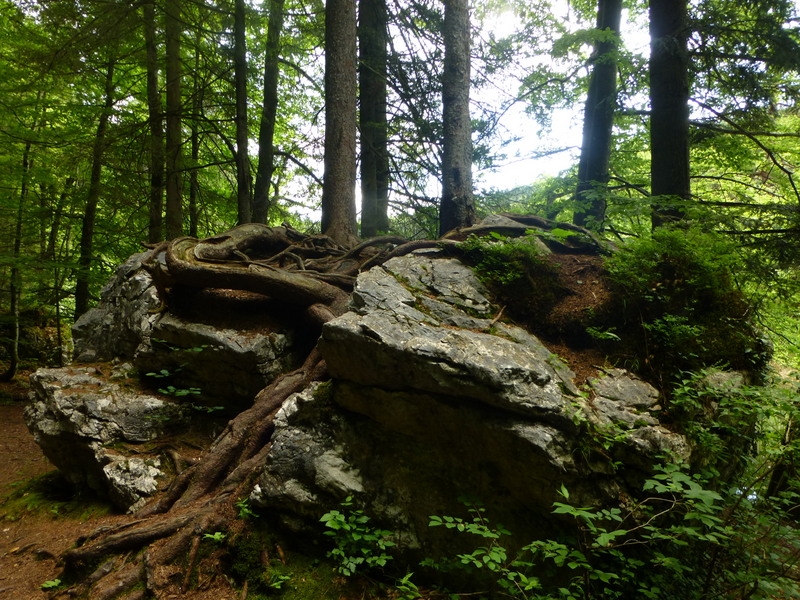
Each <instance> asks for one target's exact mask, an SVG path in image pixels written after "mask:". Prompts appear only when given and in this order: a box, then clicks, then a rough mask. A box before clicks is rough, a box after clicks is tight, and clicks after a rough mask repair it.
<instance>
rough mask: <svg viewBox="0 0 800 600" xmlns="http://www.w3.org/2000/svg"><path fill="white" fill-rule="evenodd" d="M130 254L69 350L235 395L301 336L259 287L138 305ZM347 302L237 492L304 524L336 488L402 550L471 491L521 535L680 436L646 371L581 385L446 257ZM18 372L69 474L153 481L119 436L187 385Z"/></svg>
mask: <svg viewBox="0 0 800 600" xmlns="http://www.w3.org/2000/svg"><path fill="white" fill-rule="evenodd" d="M141 261H142V257H141V256H139V257H134V258H132V259H131V260H130V261H128V262H127V263H126V264H125V265H123V267H122V268H121V269H120V271H119V272H118V273H117V275H115V278H114V279H113V280H112V283H111V284H109V286H107V287H106V289H105V290H104V296H103V302H102V303H101V306H100V307H98V309H96V310H95V311H92V312H91V313H89V314H88V315H87V316H86V317H85V318H83V319H81V320H80V321H79V322H78V324H76V327H75V335H76V349H77V356H78V358H79V359H81V360H91V361H98V360H110V359H112V358H116V359H119V358H124V359H130V360H131V361H132V363H133V365H134V367H133V368H132V372H133V373H136V372H138V373H139V374H140V375H142V374H145V373H148V372H154V373H157V374H160V375H161V376H162V377H163V378H165V379H167V378H169V383H170V384H171V385H173V388H179V387H193V388H200V390H201V391H202V394H203V395H204V396H205V397H206V401H207V402H212V403H220V404H223V405H224V406H226V407H229V408H233V409H239V408H241V407H242V406H243V405H245V404H246V403H247V402H249V401H250V399H251V398H252V396H253V394H254V393H255V391H257V390H258V389H260V388H261V387H263V386H264V385H265V384H266V383H267V382H268V381H270V380H271V379H272V378H274V377H275V375H277V374H278V373H280V372H282V371H285V370H287V369H289V368H291V367H292V366H293V365H294V364H295V363H296V361H297V358H298V357H299V356H302V355H303V354H304V352H305V351H306V350H307V349H308V348H309V346H310V344H309V340H305V341H303V340H302V339H300V338H301V337H302V336H300V335H299V334H297V333H296V332H295V331H293V330H292V329H291V327H289V326H287V323H288V324H291V322H292V317H291V315H290V314H287V313H285V312H284V313H279V312H276V311H277V309H276V308H275V307H274V306H270V305H269V303H268V301H267V300H265V299H264V298H263V297H254V296H252V295H251V296H248V295H244V296H242V295H241V294H239V295H237V296H236V297H235V298H232V297H228V296H227V295H226V294H225V293H220V292H215V293H211V292H209V293H206V292H201V293H198V294H197V295H196V296H194V297H192V299H191V301H190V302H189V303H188V304H184V305H180V306H170V307H169V311H166V312H160V313H153V312H151V311H152V310H153V308H155V307H156V306H158V299H157V298H156V296H155V293H154V291H153V289H152V287H151V285H150V280H149V275H147V274H146V273H145V272H144V271H143V270H142V269H141V268H140V266H141ZM209 307H211V308H209ZM350 308H351V309H350V311H349V312H347V313H345V314H344V315H342V316H340V317H338V318H336V319H334V320H332V321H330V322H328V323H327V324H326V325H325V326H324V328H323V332H322V337H321V339H320V340H319V348H320V350H321V352H322V354H323V356H324V358H325V360H326V363H327V366H328V371H329V373H330V375H331V381H330V382H326V383H322V384H316V385H314V386H312V387H310V388H309V389H306V390H305V391H303V392H301V393H299V394H296V395H294V396H292V397H291V398H290V400H289V401H287V402H286V403H285V404H284V406H283V407H282V408H281V409H280V411H279V414H278V416H277V419H276V428H275V433H274V436H273V446H272V449H271V451H270V453H269V455H268V458H267V461H266V464H265V465H264V467H263V472H262V473H261V475H260V477H259V480H258V482H257V484H256V486H255V488H254V489H253V492H252V495H251V499H252V501H253V503H254V504H255V505H258V506H263V507H269V509H270V514H277V515H278V516H279V518H280V519H281V520H282V521H283V522H284V523H285V524H286V525H287V526H289V527H291V528H293V529H295V530H298V531H312V532H315V533H317V534H318V533H319V531H320V525H319V523H318V520H319V517H320V515H321V514H323V513H324V512H326V511H328V510H330V509H331V508H333V507H336V506H337V505H338V504H339V503H340V502H341V501H342V500H343V499H344V498H346V497H347V496H350V495H353V496H356V497H357V501H358V503H359V505H362V506H363V507H364V510H365V512H366V513H367V514H369V515H371V516H373V517H374V518H375V519H376V520H377V521H378V522H380V523H381V524H382V525H385V526H387V527H390V528H391V529H393V530H395V531H397V532H398V534H399V536H400V538H399V539H400V541H401V542H402V544H403V546H404V548H405V549H406V550H408V551H410V552H413V551H415V550H424V551H425V552H426V553H430V555H435V552H436V551H437V549H438V550H443V549H445V548H444V546H445V545H446V543H448V542H444V541H443V540H442V539H441V538H440V537H437V536H439V535H441V533H440V532H437V531H435V530H431V529H429V528H428V519H429V516H430V515H434V514H440V515H454V516H460V515H464V513H465V510H466V509H465V508H464V506H463V504H462V503H461V501H460V498H461V497H462V496H468V497H470V498H473V499H475V500H477V501H480V502H482V503H483V504H485V505H486V508H487V511H488V515H489V516H490V518H491V519H492V520H493V521H494V522H497V521H499V522H502V523H503V524H504V525H505V526H506V527H508V528H509V529H510V530H511V531H513V532H514V533H515V534H518V535H519V536H520V537H521V539H525V538H528V540H529V539H531V536H541V535H546V534H547V533H548V532H552V531H553V529H554V527H556V524H555V523H554V521H553V516H552V514H551V512H552V503H553V501H554V500H557V499H558V498H557V491H558V490H559V489H560V488H561V486H562V485H564V486H566V487H567V488H568V489H569V491H570V497H571V498H572V499H574V500H575V501H576V502H578V503H580V504H584V505H599V504H604V503H613V502H615V501H616V500H617V499H618V497H619V496H620V494H621V493H631V492H633V493H635V492H636V491H638V488H637V486H639V485H640V483H641V480H642V478H643V477H645V476H647V475H648V474H649V473H650V471H651V468H652V465H653V464H654V462H655V461H656V457H657V456H659V455H661V454H663V453H665V452H670V453H673V454H676V455H679V456H683V457H687V456H688V454H689V449H688V447H687V444H686V442H685V440H684V439H683V438H682V437H681V436H679V435H677V434H674V433H671V432H670V431H668V430H667V429H665V428H664V427H662V426H661V425H660V424H659V422H658V410H659V406H658V402H659V399H658V393H657V392H656V391H655V390H654V389H653V388H652V387H651V386H649V385H647V384H646V383H644V382H642V381H639V380H637V379H635V378H633V377H631V376H630V375H629V374H627V373H626V372H624V371H620V370H609V371H607V372H606V373H605V374H604V375H603V376H602V377H599V378H597V379H595V380H593V381H591V382H590V384H589V388H588V389H586V390H579V389H578V388H577V387H576V385H575V383H574V381H573V379H574V375H573V374H572V372H571V371H570V370H569V368H568V367H567V366H566V365H565V364H564V363H563V362H562V361H561V360H560V359H559V358H558V357H557V356H555V355H554V354H553V353H552V352H550V350H548V348H547V347H546V346H545V345H544V344H543V343H542V342H541V341H540V340H539V339H537V338H536V337H535V336H533V335H531V334H530V333H528V332H527V331H524V330H523V329H521V328H519V327H515V326H511V325H506V324H503V323H500V322H497V319H496V317H497V314H498V311H499V309H498V307H496V306H494V305H493V304H492V301H491V299H490V298H489V296H488V292H487V291H486V290H485V289H484V287H483V286H482V285H481V283H480V282H479V281H478V279H477V278H476V277H475V275H474V274H473V273H472V271H471V270H470V269H469V268H467V267H466V266H464V265H463V264H462V263H460V262H459V261H457V260H455V259H452V258H446V257H443V256H440V255H439V254H438V252H435V251H433V252H422V253H419V254H415V255H410V256H407V257H402V258H394V259H392V260H390V261H388V262H387V263H386V264H385V265H383V266H382V267H374V268H373V269H371V270H370V271H368V272H365V273H362V274H361V275H359V277H358V281H357V285H356V289H355V291H354V293H353V294H352V298H351V307H350ZM284 310H285V309H284ZM209 315H216V316H215V317H214V318H209ZM313 341H315V340H311V342H312V343H313ZM103 370H104V371H105V370H106V369H105V368H104V369H103ZM123 370H124V369H123ZM33 383H34V385H33V389H34V392H33V394H34V401H33V403H32V405H31V407H30V408H29V409H28V412H27V419H28V424H29V427H30V428H31V430H32V431H33V433H34V436H35V437H36V439H37V441H38V442H39V443H40V445H42V447H43V448H44V449H45V453H46V454H47V455H48V456H49V457H50V459H51V460H52V461H53V462H54V463H55V464H56V465H57V466H58V467H59V468H60V469H62V470H63V471H64V472H65V473H67V475H68V477H69V478H70V479H71V480H72V481H75V482H80V483H85V484H86V485H88V486H90V487H91V488H93V489H95V490H97V491H100V492H101V493H104V494H106V495H108V496H109V497H111V498H112V499H113V500H114V501H115V502H116V503H117V505H118V506H120V507H121V508H123V509H125V510H135V508H136V507H137V506H139V505H140V504H141V503H142V501H143V499H144V498H146V497H147V495H148V494H152V493H153V491H155V490H156V489H157V487H158V486H159V485H163V482H164V478H163V477H162V475H161V472H162V470H163V469H162V465H163V464H164V461H163V458H164V456H162V455H160V454H158V453H157V452H156V453H149V454H148V453H141V452H137V453H132V452H125V448H126V447H127V448H130V445H131V444H145V443H147V442H148V441H150V440H154V439H156V438H158V437H159V436H162V435H163V434H164V433H166V432H167V431H169V430H170V429H171V428H172V427H173V426H180V425H182V424H184V423H185V422H186V418H187V413H188V412H189V411H190V406H191V403H187V404H181V403H180V402H177V401H176V399H175V398H170V397H161V396H154V395H153V394H148V393H146V392H143V391H142V390H141V389H140V388H138V387H137V386H136V385H134V383H135V381H134V380H132V379H117V380H114V379H111V378H110V377H109V376H101V374H100V373H99V372H98V371H97V368H96V367H91V368H89V370H88V371H87V368H85V367H84V368H78V367H73V368H68V369H57V370H40V371H38V372H37V373H36V374H35V375H34V376H33ZM155 383H156V385H157V386H159V385H160V384H159V382H155ZM193 402H194V400H192V403H193ZM195 408H197V407H195ZM194 412H197V411H194ZM597 439H607V440H612V439H613V440H614V443H613V444H606V445H605V446H604V447H603V448H599V447H598V445H597V442H596V440H597ZM612 461H613V462H614V463H621V465H622V466H618V467H616V469H617V470H614V468H612Z"/></svg>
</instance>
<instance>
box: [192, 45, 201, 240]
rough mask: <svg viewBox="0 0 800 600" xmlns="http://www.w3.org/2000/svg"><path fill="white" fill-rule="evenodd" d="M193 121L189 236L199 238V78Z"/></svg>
mask: <svg viewBox="0 0 800 600" xmlns="http://www.w3.org/2000/svg"><path fill="white" fill-rule="evenodd" d="M200 39H201V38H200V33H199V32H198V33H197V35H196V37H195V45H194V48H195V50H194V72H195V73H199V72H200ZM192 84H193V89H192V119H191V121H190V124H189V146H190V152H191V159H192V165H193V166H192V169H191V170H190V171H189V235H190V236H191V237H197V225H198V222H199V218H200V217H199V215H198V208H197V205H198V199H199V198H200V181H199V180H198V172H199V169H198V168H197V165H198V163H199V160H200V131H199V128H198V119H199V116H200V113H201V111H202V110H203V92H204V90H205V88H204V86H203V85H202V84H201V83H200V82H199V81H198V78H197V77H194V78H193V79H192Z"/></svg>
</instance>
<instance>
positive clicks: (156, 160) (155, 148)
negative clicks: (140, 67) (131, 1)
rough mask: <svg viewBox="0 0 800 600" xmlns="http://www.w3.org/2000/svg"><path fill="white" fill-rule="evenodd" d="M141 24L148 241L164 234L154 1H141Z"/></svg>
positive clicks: (161, 116) (162, 158)
mask: <svg viewBox="0 0 800 600" xmlns="http://www.w3.org/2000/svg"><path fill="white" fill-rule="evenodd" d="M142 25H143V31H144V43H145V53H146V54H145V70H146V72H147V118H148V124H149V128H150V194H149V196H150V201H149V207H150V211H149V221H148V227H147V241H148V242H150V243H155V242H160V241H161V240H162V239H163V237H164V227H163V220H164V216H163V211H164V114H163V113H164V111H163V108H162V106H161V89H160V87H159V68H158V67H159V60H158V43H157V33H156V32H157V31H158V28H157V27H156V6H155V2H154V1H152V0H148V1H146V2H144V3H143V4H142Z"/></svg>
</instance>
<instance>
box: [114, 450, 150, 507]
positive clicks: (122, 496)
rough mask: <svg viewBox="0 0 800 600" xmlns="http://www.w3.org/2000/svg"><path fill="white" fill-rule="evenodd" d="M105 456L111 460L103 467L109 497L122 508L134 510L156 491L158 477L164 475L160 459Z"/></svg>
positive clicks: (141, 505)
mask: <svg viewBox="0 0 800 600" xmlns="http://www.w3.org/2000/svg"><path fill="white" fill-rule="evenodd" d="M106 456H107V458H108V459H109V460H110V461H111V462H109V463H108V464H107V465H105V466H104V467H103V474H104V475H105V476H106V478H107V482H108V484H107V485H108V495H109V497H110V498H111V499H112V501H113V502H114V504H115V505H116V506H118V507H120V508H121V509H122V510H125V511H126V512H136V511H137V510H139V509H140V508H142V507H143V506H144V504H145V502H146V501H147V498H148V497H149V496H152V495H153V494H155V493H156V492H157V491H158V479H159V478H161V477H163V476H164V473H163V472H162V471H161V470H160V469H159V467H160V466H161V460H160V459H158V458H149V459H143V458H136V457H134V458H127V457H124V456H119V457H115V456H114V455H112V454H110V453H107V455H106Z"/></svg>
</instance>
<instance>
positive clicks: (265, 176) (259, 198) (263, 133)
mask: <svg viewBox="0 0 800 600" xmlns="http://www.w3.org/2000/svg"><path fill="white" fill-rule="evenodd" d="M283 20H284V0H271V2H270V3H269V25H268V27H267V42H266V53H265V56H264V77H263V99H262V107H261V126H260V129H259V133H258V168H257V170H256V182H255V188H254V189H253V221H254V222H256V223H266V222H267V215H268V213H269V189H270V183H271V181H272V174H273V172H274V170H275V167H274V164H273V163H274V160H275V149H274V146H273V145H274V143H275V125H276V120H275V119H276V116H277V113H278V103H279V99H278V77H279V75H280V61H279V59H280V53H281V31H282V30H283Z"/></svg>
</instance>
